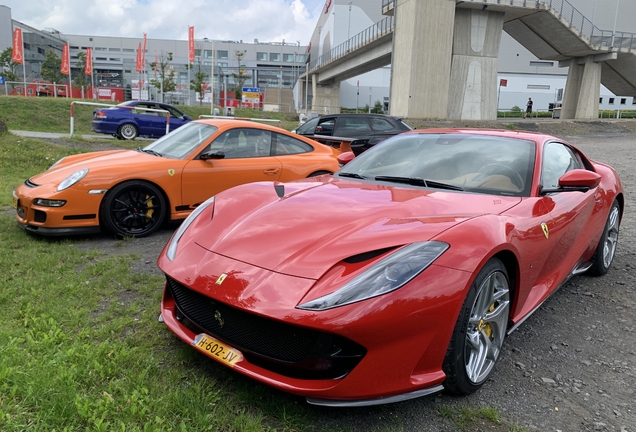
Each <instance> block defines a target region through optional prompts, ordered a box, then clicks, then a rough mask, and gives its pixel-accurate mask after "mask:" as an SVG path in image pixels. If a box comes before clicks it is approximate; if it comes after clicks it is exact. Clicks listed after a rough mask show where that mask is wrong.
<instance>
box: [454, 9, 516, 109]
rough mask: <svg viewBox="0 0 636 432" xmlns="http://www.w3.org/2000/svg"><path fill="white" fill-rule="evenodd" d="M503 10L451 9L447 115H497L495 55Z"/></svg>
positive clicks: (499, 38) (499, 37)
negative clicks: (452, 23) (452, 11)
mask: <svg viewBox="0 0 636 432" xmlns="http://www.w3.org/2000/svg"><path fill="white" fill-rule="evenodd" d="M503 22H504V13H503V12H488V11H487V10H486V11H481V10H475V9H457V11H455V34H454V36H453V54H452V62H451V71H450V83H451V85H450V88H449V92H448V119H450V120H496V119H497V57H498V56H499V44H500V42H501V33H502V30H503Z"/></svg>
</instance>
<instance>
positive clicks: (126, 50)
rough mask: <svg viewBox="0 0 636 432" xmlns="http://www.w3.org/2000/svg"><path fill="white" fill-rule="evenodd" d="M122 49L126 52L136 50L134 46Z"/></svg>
mask: <svg viewBox="0 0 636 432" xmlns="http://www.w3.org/2000/svg"><path fill="white" fill-rule="evenodd" d="M122 51H124V52H135V50H134V48H124V49H123V50H122Z"/></svg>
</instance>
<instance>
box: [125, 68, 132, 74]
mask: <svg viewBox="0 0 636 432" xmlns="http://www.w3.org/2000/svg"><path fill="white" fill-rule="evenodd" d="M124 73H132V70H131V69H125V70H124Z"/></svg>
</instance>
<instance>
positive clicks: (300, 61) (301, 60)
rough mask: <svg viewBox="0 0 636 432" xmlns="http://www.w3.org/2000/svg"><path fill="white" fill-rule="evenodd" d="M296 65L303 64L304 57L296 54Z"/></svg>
mask: <svg viewBox="0 0 636 432" xmlns="http://www.w3.org/2000/svg"><path fill="white" fill-rule="evenodd" d="M296 63H305V55H304V54H296Z"/></svg>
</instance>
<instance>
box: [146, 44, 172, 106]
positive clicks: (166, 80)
mask: <svg viewBox="0 0 636 432" xmlns="http://www.w3.org/2000/svg"><path fill="white" fill-rule="evenodd" d="M171 61H172V53H171V52H168V53H166V52H163V51H161V53H160V54H159V56H158V57H157V61H156V62H151V63H150V68H151V69H153V70H154V69H155V68H156V69H157V75H158V76H157V78H153V79H151V80H150V84H151V85H152V86H154V87H156V88H157V89H158V90H159V91H160V92H161V101H162V102H163V100H164V95H165V94H166V93H170V92H173V91H175V90H176V88H177V84H176V82H175V80H174V77H175V71H174V69H173V66H172V65H171V64H170V62H171Z"/></svg>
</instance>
